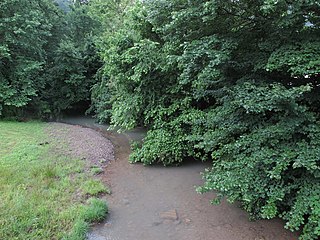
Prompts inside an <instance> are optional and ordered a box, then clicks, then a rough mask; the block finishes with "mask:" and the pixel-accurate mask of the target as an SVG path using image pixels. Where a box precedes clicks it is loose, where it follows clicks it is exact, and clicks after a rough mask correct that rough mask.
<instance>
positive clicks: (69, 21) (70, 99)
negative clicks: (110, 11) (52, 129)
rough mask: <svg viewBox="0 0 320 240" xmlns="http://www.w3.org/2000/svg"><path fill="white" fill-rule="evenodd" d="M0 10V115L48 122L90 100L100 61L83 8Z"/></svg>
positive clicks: (44, 0)
mask: <svg viewBox="0 0 320 240" xmlns="http://www.w3.org/2000/svg"><path fill="white" fill-rule="evenodd" d="M0 8H1V9H0V35H1V36H3V37H1V38H0V54H1V55H0V80H1V81H0V116H1V115H3V116H18V115H20V116H25V115H31V114H33V115H36V116H39V117H43V118H52V117H54V116H57V115H59V114H60V112H61V111H63V110H65V109H69V108H72V107H73V106H74V105H76V104H77V103H79V102H81V101H89V100H90V89H91V87H92V86H93V84H94V83H95V82H96V80H95V77H94V75H95V74H96V71H97V70H98V69H99V68H100V66H101V63H100V60H99V57H98V55H97V52H96V47H95V44H94V43H93V38H94V37H93V36H94V32H95V29H96V28H97V27H98V26H99V23H98V22H97V21H95V20H93V19H92V18H91V17H89V15H88V11H87V5H83V4H76V5H74V6H73V7H72V9H71V11H69V12H68V13H63V12H62V11H61V10H60V9H59V8H58V7H57V6H56V5H54V4H53V1H51V0H39V1H38V0H37V1H36V0H32V1H26V0H22V1H16V0H14V1H11V0H10V1H9V0H4V1H1V3H0Z"/></svg>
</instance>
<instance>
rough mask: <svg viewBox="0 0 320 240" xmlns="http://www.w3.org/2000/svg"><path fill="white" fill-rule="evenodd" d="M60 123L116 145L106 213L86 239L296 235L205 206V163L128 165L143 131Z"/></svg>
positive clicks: (254, 239) (225, 208) (250, 239)
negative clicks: (93, 131)
mask: <svg viewBox="0 0 320 240" xmlns="http://www.w3.org/2000/svg"><path fill="white" fill-rule="evenodd" d="M62 122H65V123H69V124H77V125H81V126H85V127H90V128H94V129H96V130H99V131H101V132H102V133H103V135H104V136H105V137H107V138H108V139H110V140H111V141H112V143H113V144H114V146H115V155H116V156H115V159H116V160H115V161H112V162H111V163H109V164H108V166H107V167H106V169H105V173H104V175H103V176H102V178H103V180H104V181H105V182H106V183H107V184H108V185H109V186H110V187H111V190H112V194H111V195H110V196H106V199H107V201H108V205H109V209H110V213H109V215H108V218H107V219H106V220H105V222H103V223H101V224H98V225H96V226H94V227H93V228H92V230H91V232H90V234H89V235H88V239H89V240H278V239H279V240H294V239H297V238H298V235H297V234H296V233H291V232H290V231H287V230H285V229H284V228H283V226H284V222H283V221H280V220H278V219H274V220H261V221H255V222H250V221H249V220H248V215H247V214H246V212H245V211H243V210H241V209H240V208H238V206H236V205H231V204H228V203H227V202H225V201H224V202H223V203H222V204H220V205H218V206H214V205H211V204H210V200H211V199H212V198H213V197H214V193H208V194H204V195H200V194H198V193H196V191H195V187H196V186H199V185H201V184H202V179H201V175H200V173H201V172H202V171H203V170H204V169H205V168H207V167H210V163H202V162H187V163H185V164H183V165H182V166H180V167H167V168H165V167H161V166H143V165H141V164H130V163H129V162H128V157H129V154H130V145H129V141H130V140H141V139H142V138H143V136H144V135H145V130H143V129H135V130H133V131H129V132H125V133H124V134H118V133H116V132H114V131H108V127H109V126H107V125H99V124H96V123H95V122H94V120H93V119H91V118H83V117H76V118H65V119H63V120H62Z"/></svg>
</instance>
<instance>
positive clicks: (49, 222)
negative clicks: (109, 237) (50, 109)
mask: <svg viewBox="0 0 320 240" xmlns="http://www.w3.org/2000/svg"><path fill="white" fill-rule="evenodd" d="M45 127H46V124H45V123H39V122H30V123H17V122H0V213H1V214H0V239H6V240H7V239H17V240H18V239H19V240H24V239H32V240H36V239H39V240H40V239H41V240H44V239H70V240H71V239H72V240H73V239H74V240H80V239H84V238H85V234H86V232H87V231H88V228H89V225H90V223H92V222H95V221H101V220H102V219H103V218H104V217H105V215H106V213H107V210H108V209H107V205H106V203H105V202H104V201H102V200H99V199H94V198H91V199H88V200H87V199H86V196H87V194H88V193H89V192H90V191H92V192H93V193H96V192H98V193H100V192H101V191H102V192H103V191H106V190H105V189H107V188H106V187H104V186H103V184H102V183H101V182H99V181H98V180H90V179H91V178H92V177H93V174H92V173H90V172H89V173H88V171H81V170H83V169H84V167H85V164H84V162H83V161H82V160H79V159H70V158H68V157H63V156H61V154H59V153H58V152H56V151H52V146H53V145H54V143H51V142H50V140H48V137H47V135H46V133H45V131H44V129H45ZM45 141H49V143H50V144H42V145H40V143H43V142H45ZM93 183H94V184H93ZM84 186H85V187H84ZM91 186H93V187H94V188H93V190H92V189H90V187H91ZM83 189H85V191H84V190H83ZM101 189H104V190H101ZM92 195H95V194H92Z"/></svg>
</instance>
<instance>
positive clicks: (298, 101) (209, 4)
mask: <svg viewBox="0 0 320 240" xmlns="http://www.w3.org/2000/svg"><path fill="white" fill-rule="evenodd" d="M81 2H82V1H80V2H76V3H75V5H73V6H71V11H70V12H68V13H64V12H63V11H61V10H60V9H58V7H57V6H56V5H54V4H53V2H52V1H49V0H28V1H27V0H19V1H18V0H2V1H1V3H0V19H1V22H0V114H2V116H12V115H14V116H17V115H24V114H30V113H33V114H36V115H37V116H39V117H44V118H48V117H52V116H56V115H58V114H60V112H61V111H63V110H65V109H70V108H72V107H74V106H75V105H76V104H77V103H79V102H81V101H88V100H89V99H90V100H91V107H90V111H91V112H93V113H94V114H95V116H96V118H97V119H98V120H99V121H100V122H110V123H111V124H112V125H113V126H114V127H120V128H122V129H130V128H134V127H136V126H143V127H146V128H147V129H148V133H147V136H146V138H145V139H144V142H143V144H141V145H140V144H134V146H133V148H134V150H133V152H132V154H131V159H130V161H131V162H142V163H144V164H152V163H159V162H160V163H162V164H164V165H175V164H180V163H182V162H183V161H184V160H185V159H190V158H192V159H195V160H202V161H204V160H209V161H212V163H213V165H212V168H211V169H208V170H207V171H206V172H205V173H204V179H205V183H204V185H203V186H202V187H200V188H199V189H198V191H199V192H207V191H217V192H218V197H217V199H215V202H219V200H221V199H222V198H223V197H226V198H227V199H228V200H229V201H230V202H234V201H239V202H240V203H241V204H242V207H243V208H244V209H246V210H247V211H248V212H249V213H250V214H251V217H252V218H264V219H270V218H274V217H280V218H282V219H284V220H285V221H286V225H285V227H286V228H288V229H290V230H299V229H301V230H302V234H301V236H300V238H301V239H318V238H319V236H320V122H319V120H320V108H319V106H320V82H319V76H320V2H319V1H317V0H306V1H287V0H277V1H276V0H258V1H252V0H238V1H232V0H229V1H225V0H192V1H191V0H159V1H152V0H144V1H132V0H131V1H130V0H121V1H120V0H119V1H116V0H91V1H85V2H82V4H81Z"/></svg>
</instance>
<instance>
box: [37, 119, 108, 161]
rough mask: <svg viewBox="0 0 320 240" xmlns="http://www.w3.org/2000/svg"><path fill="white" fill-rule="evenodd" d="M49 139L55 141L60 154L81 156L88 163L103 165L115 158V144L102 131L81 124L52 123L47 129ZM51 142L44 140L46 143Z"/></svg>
mask: <svg viewBox="0 0 320 240" xmlns="http://www.w3.org/2000/svg"><path fill="white" fill-rule="evenodd" d="M46 130H47V132H48V135H49V139H50V140H48V141H54V142H55V143H58V144H55V150H56V151H58V152H59V154H63V155H70V156H73V157H80V158H82V159H83V160H86V161H87V163H88V165H90V166H97V167H102V166H105V165H106V163H107V162H109V161H112V160H114V149H113V145H112V143H111V142H110V140H108V139H107V138H105V137H104V136H102V134H101V133H99V132H97V131H95V130H93V129H90V128H84V127H81V126H79V125H69V124H64V123H50V124H49V126H48V128H47V129H46ZM46 143H49V142H44V143H43V144H46Z"/></svg>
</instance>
